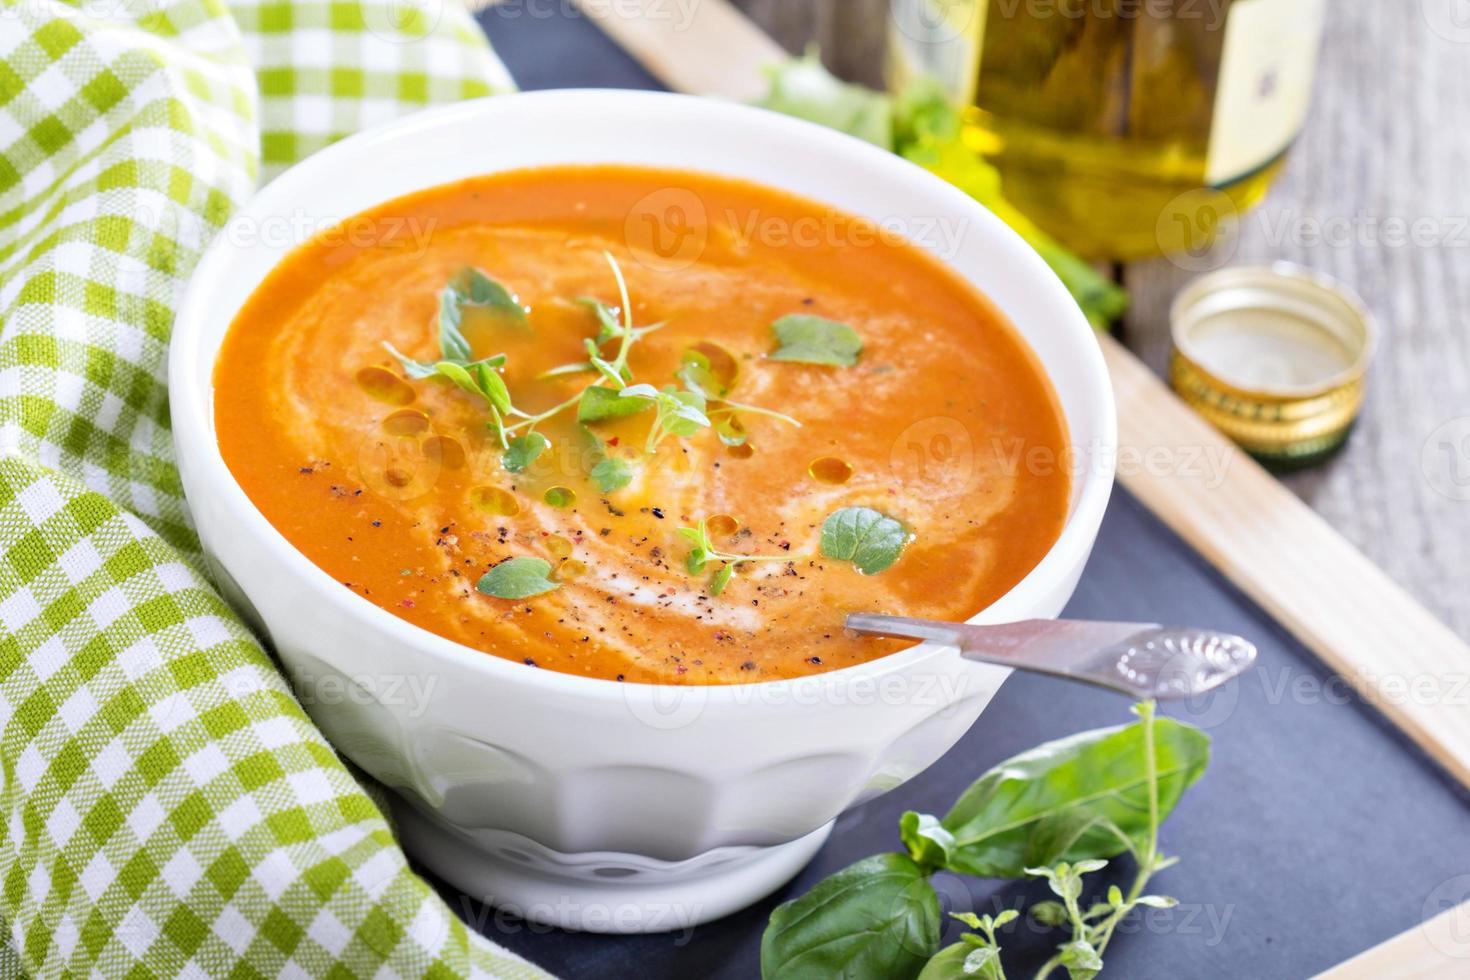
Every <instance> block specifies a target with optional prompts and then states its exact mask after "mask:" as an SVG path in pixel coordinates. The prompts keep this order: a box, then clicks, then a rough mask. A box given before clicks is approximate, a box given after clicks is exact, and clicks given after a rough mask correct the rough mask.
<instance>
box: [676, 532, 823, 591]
mask: <svg viewBox="0 0 1470 980" xmlns="http://www.w3.org/2000/svg"><path fill="white" fill-rule="evenodd" d="M678 533H679V537H681V538H683V539H684V540H685V541H688V542H689V557H688V558H686V559H685V560H684V567H685V568H687V569H689V574H691V575H698V574H699V573H700V572H703V571H704V570H705V568H706V567H707V566H708V565H709V563H710V562H712V561H717V562H723V564H722V565H721V566H720V567H719V568H718V569H717V570H716V571H715V573H714V574H713V575H711V576H710V580H709V594H710V595H712V596H717V595H719V594H720V593H721V592H724V591H725V586H727V585H729V584H730V579H731V578H733V577H734V575H735V572H736V571H737V570H738V569H739V567H740V566H741V565H744V564H745V563H747V562H757V561H780V562H789V561H795V560H796V559H795V558H794V557H793V556H791V555H732V554H727V553H726V552H723V551H720V550H719V549H717V548H716V547H715V545H714V542H713V541H711V540H710V536H709V526H708V524H707V522H706V521H705V520H704V519H703V518H701V519H700V521H699V525H698V526H697V527H681V528H679V529H678Z"/></svg>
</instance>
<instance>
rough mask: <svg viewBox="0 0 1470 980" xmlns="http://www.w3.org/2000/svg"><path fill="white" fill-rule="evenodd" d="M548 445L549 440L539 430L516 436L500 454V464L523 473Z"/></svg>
mask: <svg viewBox="0 0 1470 980" xmlns="http://www.w3.org/2000/svg"><path fill="white" fill-rule="evenodd" d="M550 447H551V441H550V440H548V439H547V438H546V437H545V436H543V435H542V434H541V433H539V432H528V433H526V434H525V435H523V436H516V437H515V438H514V439H512V440H511V441H510V445H509V446H508V447H507V448H506V450H505V452H504V453H502V454H501V457H500V465H501V466H504V467H505V468H506V469H507V470H509V471H510V472H512V473H524V472H525V471H526V468H527V467H529V466H530V465H531V464H532V463H534V462H536V459H537V457H539V456H540V455H541V454H542V453H544V452H545V451H546V450H547V449H549V448H550Z"/></svg>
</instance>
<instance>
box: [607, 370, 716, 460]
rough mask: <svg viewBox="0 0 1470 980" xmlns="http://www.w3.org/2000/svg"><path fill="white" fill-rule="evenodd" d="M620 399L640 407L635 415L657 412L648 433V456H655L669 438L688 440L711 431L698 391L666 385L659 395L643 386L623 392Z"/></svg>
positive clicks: (702, 396)
mask: <svg viewBox="0 0 1470 980" xmlns="http://www.w3.org/2000/svg"><path fill="white" fill-rule="evenodd" d="M620 398H621V399H622V400H624V401H626V402H629V403H631V404H633V405H635V406H639V407H637V408H635V409H634V411H642V410H643V409H645V408H648V407H649V406H652V407H653V408H654V409H656V410H657V412H658V415H657V417H655V418H654V420H653V425H652V426H651V427H650V428H649V430H648V443H647V445H646V446H645V447H644V451H645V452H649V453H653V452H656V451H657V450H658V447H659V444H660V443H662V442H663V441H664V440H665V439H666V438H668V437H669V436H679V437H680V438H684V439H687V438H689V437H690V436H692V435H694V434H695V433H697V432H699V430H700V429H708V428H709V427H710V420H709V416H707V415H705V414H704V410H705V407H706V402H705V398H704V395H702V394H700V393H699V392H697V391H680V390H679V389H678V388H675V387H674V386H673V385H666V386H665V387H664V389H663V390H662V391H660V390H659V389H657V388H655V387H654V386H653V385H649V384H640V385H631V386H629V387H627V388H624V389H623V390H622V392H620Z"/></svg>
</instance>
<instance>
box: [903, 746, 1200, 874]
mask: <svg viewBox="0 0 1470 980" xmlns="http://www.w3.org/2000/svg"><path fill="white" fill-rule="evenodd" d="M1149 739H1151V740H1152V743H1153V745H1154V749H1153V751H1154V752H1155V754H1156V757H1157V760H1158V762H1157V772H1156V774H1155V775H1154V777H1153V778H1151V777H1150V774H1149V772H1148V771H1147V770H1146V769H1145V768H1144V767H1143V766H1142V765H1140V764H1139V760H1141V759H1142V758H1143V755H1144V748H1145V745H1144V743H1145V741H1146V740H1149ZM1209 759H1210V741H1209V738H1208V737H1207V736H1206V735H1205V734H1204V733H1203V732H1201V731H1199V730H1198V729H1196V728H1192V727H1190V726H1188V725H1185V724H1182V723H1180V722H1177V721H1174V720H1173V719H1170V718H1159V719H1157V720H1155V721H1154V722H1153V723H1152V725H1151V726H1150V727H1149V728H1148V729H1147V730H1145V727H1144V725H1143V723H1142V722H1137V723H1134V724H1132V725H1126V726H1123V727H1120V728H1111V729H1103V730H1101V731H1094V732H1086V733H1083V734H1081V735H1074V736H1072V737H1071V738H1065V739H1061V740H1059V741H1055V742H1048V743H1047V744H1045V745H1041V746H1038V747H1037V748H1035V749H1032V750H1031V751H1030V752H1026V753H1024V754H1022V755H1019V756H1016V757H1015V758H1013V759H1008V760H1006V761H1005V762H1003V763H1001V764H1000V765H998V766H996V767H995V768H994V769H991V770H990V771H989V772H987V773H985V775H983V776H981V777H980V779H978V780H977V781H976V782H975V783H974V785H972V786H971V787H970V788H969V789H968V790H966V791H965V793H964V795H962V796H961V797H960V798H959V800H957V801H956V802H955V805H954V806H953V807H952V808H951V809H950V811H949V813H947V814H945V816H944V820H943V821H942V825H943V828H944V830H946V831H948V833H949V834H950V835H951V840H950V841H949V842H947V844H946V845H945V846H943V847H942V848H941V849H942V850H943V851H944V854H945V858H944V860H943V862H942V864H941V865H940V866H941V867H944V868H947V869H949V870H951V871H958V872H962V873H965V874H974V875H983V876H985V877H994V878H1014V877H1019V876H1020V875H1022V874H1024V873H1025V869H1026V868H1027V867H1028V866H1038V865H1050V864H1055V863H1056V862H1058V861H1076V860H1078V859H1080V858H1108V857H1113V856H1115V855H1117V854H1121V853H1123V852H1124V851H1126V850H1130V849H1131V848H1133V847H1134V846H1138V844H1139V842H1140V841H1142V840H1143V839H1144V838H1146V836H1147V834H1148V831H1149V826H1150V820H1149V805H1148V804H1149V796H1150V787H1151V786H1153V785H1154V783H1155V782H1156V783H1157V794H1156V795H1157V801H1158V806H1159V813H1160V814H1161V817H1164V816H1168V814H1169V813H1170V812H1171V811H1172V810H1173V808H1174V805H1175V804H1176V803H1178V801H1179V798H1180V797H1181V796H1182V795H1183V794H1184V791H1185V790H1186V789H1188V788H1189V787H1190V786H1192V785H1193V784H1194V782H1195V781H1196V780H1197V779H1199V777H1200V776H1201V775H1202V774H1203V773H1204V771H1205V767H1206V766H1207V765H1208V764H1209ZM917 826H919V825H916V827H917ZM904 842H905V843H906V844H908V846H909V847H910V848H911V849H913V848H916V847H921V848H926V850H925V853H929V851H928V850H927V847H928V845H933V844H934V843H935V842H934V840H933V837H932V836H930V837H920V836H918V834H917V830H916V831H915V833H910V834H906V835H905V836H904Z"/></svg>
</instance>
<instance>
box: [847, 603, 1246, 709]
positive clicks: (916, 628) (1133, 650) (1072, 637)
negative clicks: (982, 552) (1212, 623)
mask: <svg viewBox="0 0 1470 980" xmlns="http://www.w3.org/2000/svg"><path fill="white" fill-rule="evenodd" d="M847 628H848V629H850V630H853V631H855V632H858V633H870V634H873V635H876V636H897V637H906V638H909V639H915V640H930V641H933V642H936V643H940V644H943V645H946V646H953V647H958V648H959V651H960V655H961V656H963V657H965V658H966V659H967V660H978V661H980V662H982V663H988V664H999V665H1000V666H1002V667H1010V668H1012V669H1015V670H1026V671H1031V672H1033V673H1037V674H1050V675H1052V676H1054V677H1066V678H1070V679H1071V680H1076V681H1082V682H1084V683H1087V684H1095V685H1097V686H1099V687H1105V688H1108V689H1109V690H1113V691H1117V692H1119V693H1120V694H1127V695H1129V696H1130V697H1135V698H1155V699H1158V700H1168V699H1171V698H1188V697H1193V696H1196V695H1199V694H1203V693H1205V692H1206V691H1212V690H1214V689H1215V688H1217V687H1219V686H1220V685H1221V684H1224V683H1225V682H1226V681H1229V680H1231V679H1233V678H1236V677H1239V676H1240V675H1241V674H1243V673H1245V672H1246V671H1247V670H1250V668H1251V666H1252V665H1253V664H1254V663H1255V661H1256V648H1255V645H1254V644H1252V643H1251V642H1249V641H1248V640H1244V639H1242V638H1241V637H1238V636H1233V635H1231V634H1229V633H1219V632H1215V631H1214V630H1202V629H1191V628H1188V627H1177V626H1159V625H1157V624H1155V623H1102V622H1091V621H1084V620H1076V619H1029V620H1025V621H1023V622H1019V623H1005V624H1002V625H998V626H974V625H970V624H968V623H945V622H940V621H937V620H929V619H907V618H904V617H902V616H876V615H868V614H865V613H854V614H852V615H850V616H848V617H847Z"/></svg>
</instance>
